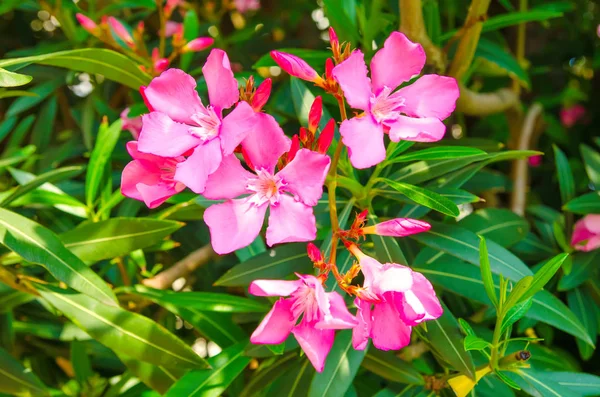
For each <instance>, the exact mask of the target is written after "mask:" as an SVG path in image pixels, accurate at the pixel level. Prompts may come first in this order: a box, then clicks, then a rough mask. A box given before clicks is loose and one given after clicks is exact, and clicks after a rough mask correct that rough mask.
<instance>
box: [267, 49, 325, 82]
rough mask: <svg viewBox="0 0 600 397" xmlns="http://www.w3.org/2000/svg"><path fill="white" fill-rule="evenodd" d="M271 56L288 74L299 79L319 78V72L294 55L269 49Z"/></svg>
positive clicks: (316, 79)
mask: <svg viewBox="0 0 600 397" xmlns="http://www.w3.org/2000/svg"><path fill="white" fill-rule="evenodd" d="M271 57H272V58H273V59H274V60H275V62H276V63H277V64H278V65H279V67H280V68H282V69H283V70H285V71H286V72H287V73H288V74H290V75H292V76H294V77H298V78H299V79H302V80H306V81H312V82H315V83H316V82H317V81H319V80H321V77H320V76H319V74H318V73H317V72H316V71H315V70H314V69H313V68H312V67H310V65H309V64H308V63H306V61H304V60H303V59H301V58H298V57H297V56H295V55H292V54H287V53H285V52H279V51H271Z"/></svg>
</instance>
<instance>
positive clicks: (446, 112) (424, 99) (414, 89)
mask: <svg viewBox="0 0 600 397" xmlns="http://www.w3.org/2000/svg"><path fill="white" fill-rule="evenodd" d="M398 95H400V96H402V97H403V98H404V106H403V107H402V113H406V114H407V115H409V116H412V117H435V118H436V119H440V120H444V119H445V118H446V117H448V116H450V114H451V113H452V112H453V111H454V109H455V108H456V100H457V99H458V96H459V95H460V91H459V89H458V84H457V83H456V80H455V79H453V78H452V77H446V76H438V75H437V74H426V75H425V76H423V77H421V78H419V80H417V81H415V82H414V83H413V84H411V85H409V86H407V87H403V88H400V89H399V90H398Z"/></svg>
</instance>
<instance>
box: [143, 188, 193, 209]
mask: <svg viewBox="0 0 600 397" xmlns="http://www.w3.org/2000/svg"><path fill="white" fill-rule="evenodd" d="M136 188H137V190H138V192H140V195H141V196H142V200H143V201H144V203H145V204H146V206H148V208H156V207H158V206H159V205H161V204H162V203H164V202H165V201H167V199H168V198H169V197H171V196H173V195H174V194H177V193H179V192H181V191H182V190H183V189H185V186H184V185H179V184H175V183H164V182H160V183H158V184H156V185H147V184H145V183H138V184H137V185H136Z"/></svg>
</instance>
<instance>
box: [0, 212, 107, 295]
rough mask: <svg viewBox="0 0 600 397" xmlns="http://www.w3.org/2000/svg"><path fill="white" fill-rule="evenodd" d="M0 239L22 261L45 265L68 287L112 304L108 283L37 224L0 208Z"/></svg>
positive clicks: (55, 237)
mask: <svg viewBox="0 0 600 397" xmlns="http://www.w3.org/2000/svg"><path fill="white" fill-rule="evenodd" d="M0 240H2V243H3V244H4V245H6V246H7V247H8V248H9V249H11V250H12V251H14V252H16V253H17V254H19V255H20V256H21V257H23V258H24V259H25V260H27V261H29V262H32V263H37V264H40V265H42V266H43V267H45V268H46V269H47V270H48V271H49V272H50V273H51V274H52V275H53V276H54V277H55V278H56V279H57V280H59V281H62V282H64V283H65V284H67V285H68V286H69V287H71V288H73V289H75V290H77V291H80V292H83V293H85V294H88V295H89V296H91V297H94V298H96V299H98V300H99V301H102V302H104V303H106V304H109V305H116V303H115V302H116V301H117V298H116V297H115V295H114V294H113V292H112V290H111V289H110V288H109V287H108V285H106V283H105V282H104V281H103V280H102V279H101V278H100V277H99V276H98V275H97V274H96V273H94V271H93V270H91V269H90V268H89V267H87V266H86V265H85V263H83V262H82V261H81V259H79V258H78V257H77V256H75V255H74V254H73V253H72V252H70V251H69V250H68V249H67V248H65V246H64V245H63V244H62V243H61V242H60V240H59V239H58V237H57V236H56V235H55V234H54V233H53V232H52V231H50V230H48V229H46V228H44V227H43V226H41V225H40V224H38V223H35V222H33V221H30V220H29V219H27V218H25V217H23V216H21V215H19V214H16V213H14V212H11V211H8V210H5V209H2V208H0Z"/></svg>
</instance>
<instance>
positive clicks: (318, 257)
mask: <svg viewBox="0 0 600 397" xmlns="http://www.w3.org/2000/svg"><path fill="white" fill-rule="evenodd" d="M306 251H307V253H308V257H309V258H310V260H311V261H313V262H323V254H322V253H321V250H320V249H319V248H317V246H316V245H314V244H313V243H308V244H307V245H306Z"/></svg>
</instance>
